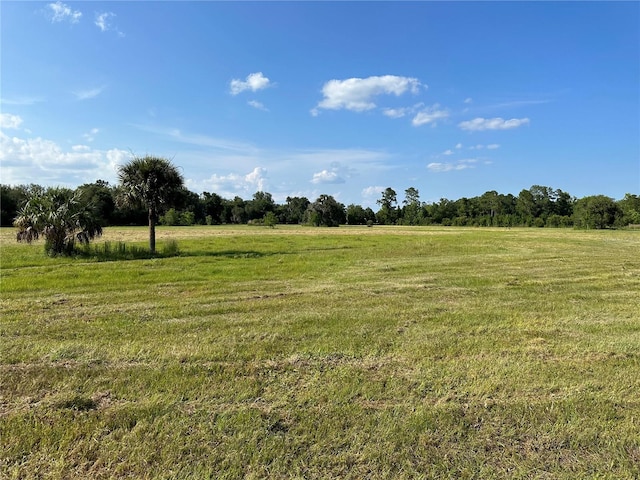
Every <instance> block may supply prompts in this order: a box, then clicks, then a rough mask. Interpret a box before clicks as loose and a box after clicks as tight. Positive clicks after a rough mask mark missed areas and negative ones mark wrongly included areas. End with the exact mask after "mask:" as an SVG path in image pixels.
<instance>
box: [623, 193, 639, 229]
mask: <svg viewBox="0 0 640 480" xmlns="http://www.w3.org/2000/svg"><path fill="white" fill-rule="evenodd" d="M618 206H619V207H620V210H621V212H622V217H621V219H620V224H621V225H622V226H626V225H629V224H634V225H640V195H633V194H631V193H627V194H625V196H624V198H623V199H622V200H620V201H618Z"/></svg>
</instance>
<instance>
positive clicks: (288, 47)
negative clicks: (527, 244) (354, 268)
mask: <svg viewBox="0 0 640 480" xmlns="http://www.w3.org/2000/svg"><path fill="white" fill-rule="evenodd" d="M0 26H1V33H0V40H1V43H0V48H1V52H0V54H1V56H0V127H1V129H0V142H1V148H0V182H1V183H3V184H11V185H18V184H29V183H37V184H40V185H45V186H56V185H59V186H68V187H72V188H74V187H76V186H79V185H82V184H84V183H92V182H95V181H96V180H98V179H101V180H105V181H108V182H109V183H110V184H117V169H118V166H119V165H122V164H124V163H125V162H127V161H128V160H130V159H131V158H132V156H134V155H135V156H145V155H153V156H160V157H165V158H168V159H170V160H172V162H173V163H174V164H175V165H176V166H178V167H179V168H180V171H181V172H182V174H183V176H184V178H185V183H186V186H187V188H189V190H191V191H194V192H196V193H202V192H205V191H206V192H210V193H217V194H219V195H221V196H222V197H224V198H228V199H232V198H234V197H235V196H240V197H242V198H244V199H250V198H252V196H253V194H254V193H255V192H257V191H265V192H269V193H271V194H272V196H273V198H274V200H275V201H276V202H278V203H284V202H285V201H286V198H287V197H288V196H291V197H293V196H305V197H307V198H309V199H310V200H311V201H313V200H315V199H316V198H317V197H318V196H319V195H320V194H328V195H333V196H334V197H335V198H336V199H337V200H338V201H340V202H342V203H344V204H345V205H348V204H351V203H354V204H358V205H362V206H365V207H367V206H371V207H374V208H375V206H376V200H378V199H380V198H381V192H382V191H383V190H384V189H386V188H387V187H391V188H393V189H394V190H395V191H396V192H397V195H398V202H401V201H402V200H403V199H404V191H405V190H406V189H408V188H410V187H413V188H416V189H418V191H419V193H420V199H421V201H423V202H435V201H438V200H439V199H440V198H448V199H452V200H455V199H458V198H462V197H474V196H478V195H482V194H483V193H485V192H487V191H491V190H495V191H497V192H499V193H502V194H508V193H511V194H514V195H518V193H519V192H520V191H521V190H522V189H527V188H530V187H531V186H532V185H543V186H548V187H552V188H554V189H561V190H563V191H565V192H568V193H570V194H571V195H573V196H575V197H577V198H582V197H584V196H588V195H596V194H604V195H607V196H610V197H612V198H614V199H621V198H622V197H624V195H625V193H635V194H639V193H640V33H639V32H640V3H639V2H612V1H607V2H566V3H565V2H445V1H442V2H406V3H405V2H259V3H254V2H208V1H198V2H179V1H173V2H169V1H166V2H149V1H117V2H99V1H91V2H89V1H82V2H79V1H76V2H73V1H64V2H63V1H56V2H33V1H6V0H3V1H2V2H0Z"/></svg>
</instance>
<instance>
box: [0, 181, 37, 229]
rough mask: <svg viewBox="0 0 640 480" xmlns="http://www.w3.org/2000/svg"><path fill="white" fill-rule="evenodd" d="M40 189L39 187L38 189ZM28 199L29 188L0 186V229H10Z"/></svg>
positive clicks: (25, 186)
mask: <svg viewBox="0 0 640 480" xmlns="http://www.w3.org/2000/svg"><path fill="white" fill-rule="evenodd" d="M40 188H41V187H40ZM28 197H29V186H27V185H19V186H17V187H12V186H10V185H0V227H10V226H11V225H13V220H14V219H15V218H16V215H17V214H18V210H19V209H20V208H21V207H22V206H23V205H24V204H25V202H26V201H27V198H28Z"/></svg>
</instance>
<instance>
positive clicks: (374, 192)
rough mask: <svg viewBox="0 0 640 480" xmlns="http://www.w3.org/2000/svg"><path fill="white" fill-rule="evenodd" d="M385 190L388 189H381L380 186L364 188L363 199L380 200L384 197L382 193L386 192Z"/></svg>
mask: <svg viewBox="0 0 640 480" xmlns="http://www.w3.org/2000/svg"><path fill="white" fill-rule="evenodd" d="M385 188H387V187H381V186H379V185H375V186H372V187H367V188H363V189H362V198H367V199H369V198H379V197H380V196H381V195H382V192H384V190H385Z"/></svg>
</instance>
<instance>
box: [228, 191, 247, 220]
mask: <svg viewBox="0 0 640 480" xmlns="http://www.w3.org/2000/svg"><path fill="white" fill-rule="evenodd" d="M246 203H247V202H245V201H244V200H243V199H242V198H241V197H239V196H236V197H234V199H233V200H232V201H231V202H229V207H230V212H229V213H230V219H229V220H230V221H231V223H247V220H248V219H247V211H246V208H245V206H246Z"/></svg>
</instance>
